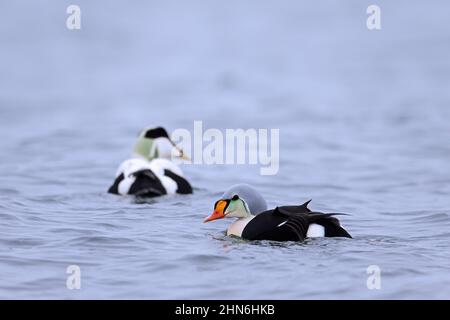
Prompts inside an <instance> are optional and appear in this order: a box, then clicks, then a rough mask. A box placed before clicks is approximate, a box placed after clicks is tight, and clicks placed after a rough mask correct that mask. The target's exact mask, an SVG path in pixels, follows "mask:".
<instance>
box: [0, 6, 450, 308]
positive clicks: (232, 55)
mask: <svg viewBox="0 0 450 320" xmlns="http://www.w3.org/2000/svg"><path fill="white" fill-rule="evenodd" d="M70 4H77V5H79V6H80V8H81V30H68V29H67V28H66V19H67V17H68V16H69V15H68V14H67V13H66V8H67V7H68V6H69V5H70ZM371 4H376V5H378V6H380V8H381V27H382V29H381V30H373V31H370V30H368V29H367V27H366V19H367V17H368V15H367V14H366V9H367V7H368V6H369V5H371ZM449 17H450V4H449V3H448V1H444V0H442V1H416V2H414V3H412V2H411V1H401V0H397V1H381V0H379V1H376V2H374V1H356V0H354V1H345V2H336V1H331V0H321V1H316V2H314V3H302V2H300V1H294V0H285V1H272V0H269V1H264V2H262V1H256V0H255V1H253V0H248V1H236V0H230V1H221V2H218V1H215V2H212V1H133V2H129V1H114V2H112V1H105V0H96V1H87V0H77V1H57V2H56V1H50V0H48V1H45V0H38V1H22V0H18V1H3V2H1V3H0V43H1V45H0V134H1V137H2V138H1V139H0V150H1V161H0V175H1V179H0V274H1V275H2V277H1V278H2V280H1V281H0V297H2V298H6V297H8V298H23V297H37V298H78V297H83V298H104V297H106V298H275V299H277V298H293V299H297V298H355V297H356V298H369V299H370V298H447V299H448V298H449V297H450V289H449V288H450V276H449V274H450V273H449V268H448V261H449V260H448V259H449V258H450V257H449V250H448V249H449V248H448V243H449V237H450V233H449V231H448V230H449V227H450V215H449V209H448V208H449V206H450V200H449V199H450V198H449V193H450V176H449V175H450V165H449V159H450V144H449V134H450V126H449V121H450V108H449V104H450V90H449V88H450V77H449V76H450V59H449V56H450V28H449V27H448V19H449ZM194 120H201V121H203V126H204V129H207V128H219V129H225V128H244V129H246V128H268V129H270V128H279V129H280V144H281V147H280V161H281V162H280V170H279V173H278V175H276V176H260V175H259V166H206V165H199V166H194V165H190V166H189V165H187V166H183V170H184V171H185V174H186V176H187V177H188V179H189V180H190V181H191V182H192V184H193V185H194V186H195V188H196V192H195V193H194V195H192V196H186V197H173V198H170V199H165V200H158V201H155V202H151V203H146V204H136V203H134V202H133V201H132V200H130V199H121V198H117V197H114V196H111V195H106V194H105V191H106V190H107V188H108V187H109V185H110V184H111V183H112V181H113V178H114V174H115V170H116V168H117V166H118V165H119V164H120V162H121V161H122V160H125V159H126V158H128V157H129V156H130V153H131V148H132V144H133V142H134V139H135V138H136V136H137V133H138V132H139V130H141V129H142V128H143V127H145V126H148V125H162V126H165V127H166V128H167V129H168V130H169V131H172V130H174V129H176V128H186V129H188V130H192V128H193V121H194ZM238 182H247V183H250V184H252V185H254V186H255V187H257V188H258V189H259V190H260V191H261V193H263V194H264V196H265V197H266V198H267V199H268V201H269V204H270V205H279V204H287V203H300V202H304V201H306V200H308V199H310V198H313V202H312V206H313V208H314V209H317V210H335V211H346V212H350V213H352V216H351V217H348V218H344V223H345V225H346V226H347V227H348V230H349V231H350V233H351V234H352V235H354V237H355V239H354V241H353V242H351V241H338V240H329V239H324V240H320V241H319V240H318V241H313V243H311V244H310V245H309V246H308V245H306V246H298V245H294V246H287V247H283V248H280V247H277V246H272V245H269V244H264V245H261V246H254V245H249V244H243V243H240V242H236V241H235V240H233V239H228V238H227V237H224V236H223V230H224V229H225V228H226V223H222V222H218V223H216V224H212V225H209V224H208V225H202V224H201V223H200V222H201V221H202V218H203V217H204V216H206V215H208V214H209V213H210V210H211V209H212V206H213V204H214V201H215V200H217V199H218V197H220V194H221V192H222V191H224V189H226V188H227V187H228V186H230V185H232V184H234V183H238ZM68 264H79V265H80V266H81V268H82V270H83V271H82V272H83V279H85V280H84V282H83V284H82V286H83V289H82V290H81V291H69V290H67V289H66V288H65V279H66V274H65V268H66V266H67V265H68ZM372 264H376V265H379V266H380V268H381V270H382V272H383V277H384V278H383V279H384V280H383V284H382V286H383V287H382V289H381V290H374V291H373V290H368V289H367V288H366V277H367V275H366V267H367V266H368V265H372ZM219 270H222V271H223V270H226V271H227V272H223V273H221V274H220V276H218V272H219ZM248 270H251V272H246V271H248ZM274 270H277V271H274ZM318 272H319V273H320V274H321V276H320V277H317V273H318ZM187 275H189V276H187ZM218 279H220V280H218ZM293 283H295V285H293ZM180 288H181V289H182V290H179V289H180Z"/></svg>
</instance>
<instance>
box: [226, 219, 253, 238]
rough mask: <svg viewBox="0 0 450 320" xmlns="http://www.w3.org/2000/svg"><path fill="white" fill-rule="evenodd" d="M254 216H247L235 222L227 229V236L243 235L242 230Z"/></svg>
mask: <svg viewBox="0 0 450 320" xmlns="http://www.w3.org/2000/svg"><path fill="white" fill-rule="evenodd" d="M253 218H254V216H251V217H247V218H240V219H237V220H236V221H235V222H233V223H232V224H231V225H230V226H229V227H228V230H227V236H230V235H233V236H237V237H241V235H242V231H244V228H245V226H246V225H247V224H248V223H249V222H250V221H251V220H252V219H253Z"/></svg>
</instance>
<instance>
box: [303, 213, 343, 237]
mask: <svg viewBox="0 0 450 320" xmlns="http://www.w3.org/2000/svg"><path fill="white" fill-rule="evenodd" d="M337 215H345V213H321V212H310V213H309V223H310V224H311V223H316V224H318V225H321V226H322V227H324V228H325V237H345V238H351V237H352V236H351V235H350V234H349V233H348V232H347V231H346V230H345V229H344V228H342V226H341V223H340V222H339V220H338V219H337V218H336V217H335V216H337Z"/></svg>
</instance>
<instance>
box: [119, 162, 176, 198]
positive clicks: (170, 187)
mask: <svg viewBox="0 0 450 320" xmlns="http://www.w3.org/2000/svg"><path fill="white" fill-rule="evenodd" d="M145 169H150V170H151V171H152V172H153V173H154V174H155V175H156V176H157V177H158V179H159V180H160V181H161V184H162V185H163V187H164V188H165V189H166V192H167V194H175V193H176V191H177V188H178V186H177V184H176V182H175V181H174V180H172V179H171V178H169V177H167V176H165V175H164V170H170V171H172V172H173V173H175V174H176V175H179V176H183V172H182V171H181V169H180V167H178V166H177V165H176V164H174V163H173V162H172V161H170V160H167V159H162V158H157V159H153V160H152V161H148V160H145V159H142V158H133V159H128V160H125V161H124V162H122V164H121V165H120V166H119V168H118V169H117V172H116V177H118V176H119V175H120V174H122V173H123V175H124V179H123V180H122V181H121V182H120V183H119V186H118V191H119V194H122V195H126V194H128V192H129V191H130V187H131V185H132V184H133V182H134V181H135V180H136V178H135V177H134V176H133V173H135V172H137V171H140V170H145Z"/></svg>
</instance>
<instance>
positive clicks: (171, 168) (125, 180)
mask: <svg viewBox="0 0 450 320" xmlns="http://www.w3.org/2000/svg"><path fill="white" fill-rule="evenodd" d="M173 154H175V156H177V157H179V158H183V159H186V157H185V156H184V155H183V151H182V150H181V149H179V148H178V147H177V146H176V145H175V143H174V142H173V141H172V140H171V139H170V137H169V135H168V134H167V131H166V130H165V129H164V128H162V127H157V128H147V129H144V130H143V131H142V132H141V133H140V134H139V137H138V140H137V142H136V144H135V146H134V149H133V156H134V158H132V159H128V160H125V161H124V162H123V163H122V164H121V165H120V166H119V168H118V169H117V172H116V178H115V180H114V183H113V184H112V186H111V187H110V188H109V189H108V192H109V193H113V194H118V195H134V196H137V197H147V198H149V197H157V196H162V195H167V194H175V193H179V194H190V193H192V187H191V185H190V183H189V182H188V181H187V180H186V179H185V178H184V176H183V172H182V171H181V169H180V167H179V166H177V165H176V164H175V163H173V162H172V161H171V160H170V159H171V158H172V157H173V156H174V155H173Z"/></svg>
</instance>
